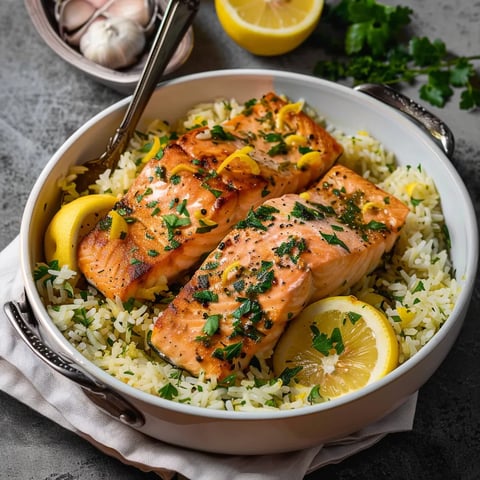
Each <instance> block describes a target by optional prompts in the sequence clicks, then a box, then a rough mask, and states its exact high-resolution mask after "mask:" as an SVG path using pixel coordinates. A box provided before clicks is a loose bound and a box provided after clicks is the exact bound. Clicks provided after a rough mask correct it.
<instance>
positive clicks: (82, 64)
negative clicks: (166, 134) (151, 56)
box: [25, 0, 193, 95]
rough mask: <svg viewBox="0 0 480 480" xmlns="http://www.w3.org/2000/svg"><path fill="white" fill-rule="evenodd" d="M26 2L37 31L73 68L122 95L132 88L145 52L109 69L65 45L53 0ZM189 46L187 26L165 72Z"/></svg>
mask: <svg viewBox="0 0 480 480" xmlns="http://www.w3.org/2000/svg"><path fill="white" fill-rule="evenodd" d="M157 1H158V3H159V5H160V6H162V7H164V6H165V5H166V1H164V0H157ZM25 6H26V8H27V12H28V14H29V16H30V19H31V21H32V23H33V25H34V27H35V28H36V30H37V32H38V34H39V35H40V36H41V37H42V39H43V40H44V41H45V43H46V44H47V45H48V46H49V47H50V48H51V49H52V50H53V51H54V52H55V53H56V54H57V55H59V56H60V57H61V58H62V59H63V60H65V61H66V62H67V63H69V64H70V65H72V66H74V67H75V68H78V69H79V70H81V71H82V72H84V73H85V74H86V75H88V76H89V77H91V78H93V79H95V80H97V81H98V82H100V83H102V84H104V85H106V86H108V87H111V88H113V89H115V90H117V91H119V92H121V93H123V94H125V95H126V94H130V93H132V92H133V90H134V89H135V87H136V85H137V83H138V80H139V78H140V74H141V73H142V68H143V65H144V63H145V60H146V56H147V54H146V53H145V54H144V55H143V57H142V58H141V59H140V61H139V62H138V63H136V64H135V65H133V66H131V67H129V68H126V69H122V70H112V69H111V68H106V67H103V66H102V65H98V64H96V63H94V62H92V61H91V60H88V59H87V58H85V57H84V56H83V55H82V54H81V53H80V52H79V51H78V50H76V49H75V48H74V47H72V46H70V45H68V43H66V42H65V41H64V40H63V39H62V38H61V37H60V35H59V33H58V25H57V22H56V20H55V15H54V13H53V11H54V1H53V0H25ZM192 49H193V29H192V28H190V29H189V30H188V31H187V33H186V34H185V36H184V38H183V40H182V41H181V42H180V43H179V45H178V48H177V50H176V51H175V53H174V54H173V56H172V58H171V60H170V62H169V64H168V65H167V68H166V69H165V73H164V75H168V74H170V73H172V72H174V71H175V70H176V69H177V68H179V67H181V66H182V65H183V64H184V63H185V62H186V60H187V59H188V57H189V56H190V54H191V53H192Z"/></svg>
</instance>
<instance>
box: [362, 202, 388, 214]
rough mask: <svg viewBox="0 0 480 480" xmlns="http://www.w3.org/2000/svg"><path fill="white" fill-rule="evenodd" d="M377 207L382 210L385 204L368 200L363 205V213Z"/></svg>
mask: <svg viewBox="0 0 480 480" xmlns="http://www.w3.org/2000/svg"><path fill="white" fill-rule="evenodd" d="M375 208H377V209H379V210H381V209H382V208H383V205H382V204H380V203H378V202H366V203H365V204H364V205H363V206H362V213H366V212H368V210H373V209H375Z"/></svg>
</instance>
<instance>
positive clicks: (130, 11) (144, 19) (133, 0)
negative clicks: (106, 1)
mask: <svg viewBox="0 0 480 480" xmlns="http://www.w3.org/2000/svg"><path fill="white" fill-rule="evenodd" d="M150 4H151V2H150V1H149V0H115V1H114V2H113V3H112V4H111V5H110V6H109V7H108V9H107V10H106V12H108V13H109V14H110V15H112V16H114V17H123V18H129V19H130V20H133V21H134V22H137V23H138V24H139V25H141V26H142V27H145V26H146V25H148V23H149V22H150V19H151V18H152V8H151V5H150Z"/></svg>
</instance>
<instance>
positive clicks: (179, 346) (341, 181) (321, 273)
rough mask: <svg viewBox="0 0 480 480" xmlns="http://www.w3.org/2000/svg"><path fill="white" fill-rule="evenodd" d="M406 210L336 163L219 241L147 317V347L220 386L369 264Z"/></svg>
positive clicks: (348, 284) (389, 241) (384, 249)
mask: <svg viewBox="0 0 480 480" xmlns="http://www.w3.org/2000/svg"><path fill="white" fill-rule="evenodd" d="M408 211H409V210H408V207H407V206H405V205H404V204H403V203H402V202H401V201H399V200H398V199H396V198H394V197H393V196H392V195H390V194H388V193H386V192H385V191H383V190H381V189H380V188H378V187H377V186H376V185H374V184H373V183H371V182H369V181H368V180H366V179H364V178H363V177H361V176H359V175H357V174H356V173H354V172H353V171H351V170H349V169H347V168H346V167H343V166H340V165H338V166H335V167H333V168H332V169H331V170H330V171H329V172H328V173H327V174H326V175H325V176H324V177H323V178H322V179H321V180H320V181H319V182H318V183H317V184H316V186H315V187H313V188H311V189H310V190H308V191H306V192H305V193H302V194H299V195H298V194H286V195H283V196H282V197H280V198H275V199H270V200H268V201H266V202H265V203H263V204H262V205H261V206H259V207H258V208H256V209H254V210H251V211H250V212H249V213H248V215H247V217H246V218H245V219H244V220H242V221H240V222H239V223H238V224H237V225H236V227H235V228H234V229H233V230H232V231H231V232H230V233H229V234H227V236H226V237H225V238H224V239H223V240H222V241H221V242H220V243H219V245H218V246H217V248H216V249H215V250H213V251H212V253H211V254H210V255H209V256H208V257H207V258H206V259H205V261H204V262H203V264H202V265H201V266H200V268H199V269H198V270H197V271H196V272H195V274H194V275H193V276H192V278H191V280H190V281H189V282H188V283H187V284H186V285H185V286H184V288H183V289H182V290H181V292H180V293H179V294H178V296H177V297H176V298H175V299H174V300H173V301H172V302H171V303H170V304H169V305H168V307H167V308H166V309H165V310H164V312H163V313H162V314H160V316H159V317H158V318H157V319H156V322H155V325H154V329H153V334H152V337H151V344H152V346H153V347H154V348H155V350H156V351H157V352H158V353H159V354H160V355H161V356H163V357H164V358H165V359H166V360H168V361H169V362H171V363H173V364H175V365H177V366H179V367H181V368H183V369H185V370H187V371H188V372H190V373H191V374H193V375H199V374H200V373H201V372H204V375H205V376H206V377H207V378H213V377H216V378H218V379H223V378H225V377H227V376H229V375H230V374H232V373H241V372H242V371H243V370H244V369H245V368H246V367H247V366H248V365H249V363H250V361H251V360H252V358H253V357H254V356H256V357H258V358H266V357H269V356H270V355H271V353H272V351H273V349H274V347H275V344H276V343H277V341H278V339H279V338H280V336H281V335H282V333H283V331H284V329H285V328H286V326H287V323H288V322H289V320H291V319H292V318H294V317H295V316H296V315H297V314H299V313H300V311H301V310H302V309H303V308H304V307H306V306H307V305H308V304H310V303H312V302H313V301H315V300H318V299H320V298H323V297H327V296H329V295H336V294H340V293H342V292H346V291H347V290H348V288H349V287H351V286H352V285H353V284H354V283H355V282H357V281H359V280H360V279H361V277H363V276H364V275H365V274H367V273H369V272H370V271H372V270H373V269H374V268H375V267H377V266H378V264H379V262H380V260H381V257H382V255H383V254H384V253H385V252H387V251H389V250H390V249H391V248H392V247H393V245H394V242H395V240H396V239H397V237H398V234H399V231H400V229H401V227H402V226H403V224H404V222H405V218H406V216H407V214H408Z"/></svg>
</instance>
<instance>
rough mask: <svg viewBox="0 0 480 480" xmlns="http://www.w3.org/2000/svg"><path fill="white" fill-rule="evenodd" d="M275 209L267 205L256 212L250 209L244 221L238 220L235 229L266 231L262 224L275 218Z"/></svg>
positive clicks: (276, 211)
mask: <svg viewBox="0 0 480 480" xmlns="http://www.w3.org/2000/svg"><path fill="white" fill-rule="evenodd" d="M278 212H279V210H277V209H276V208H275V207H270V206H268V205H261V206H260V207H258V208H257V209H256V210H252V209H250V211H249V212H248V214H247V216H246V218H245V219H244V220H240V221H239V222H238V223H237V225H236V227H237V228H239V229H243V228H257V229H259V230H265V231H266V230H267V227H266V226H265V225H264V224H263V223H262V222H265V221H267V220H273V219H274V218H275V217H274V216H273V214H274V213H278Z"/></svg>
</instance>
